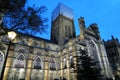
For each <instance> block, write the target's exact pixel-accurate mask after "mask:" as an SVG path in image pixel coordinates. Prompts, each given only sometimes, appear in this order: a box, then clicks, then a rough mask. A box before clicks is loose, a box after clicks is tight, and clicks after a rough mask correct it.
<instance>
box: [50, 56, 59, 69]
mask: <svg viewBox="0 0 120 80" xmlns="http://www.w3.org/2000/svg"><path fill="white" fill-rule="evenodd" d="M56 67H57V66H56V60H55V58H51V59H50V63H49V69H50V70H56V69H57V68H56Z"/></svg>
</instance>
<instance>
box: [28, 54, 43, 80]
mask: <svg viewBox="0 0 120 80" xmlns="http://www.w3.org/2000/svg"><path fill="white" fill-rule="evenodd" d="M30 75H31V76H30V80H43V76H44V72H43V60H42V58H41V56H35V57H34V58H33V65H32V69H31V74H30Z"/></svg>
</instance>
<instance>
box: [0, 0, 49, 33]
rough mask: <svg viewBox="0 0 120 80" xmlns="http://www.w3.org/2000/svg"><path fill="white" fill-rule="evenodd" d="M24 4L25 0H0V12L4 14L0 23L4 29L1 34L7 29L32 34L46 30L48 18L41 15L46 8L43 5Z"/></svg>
mask: <svg viewBox="0 0 120 80" xmlns="http://www.w3.org/2000/svg"><path fill="white" fill-rule="evenodd" d="M5 5H6V6H5ZM25 5H26V0H0V12H1V13H3V14H4V16H3V20H2V24H1V25H0V28H2V29H4V33H2V34H6V33H7V31H9V30H14V31H18V32H22V33H26V34H32V35H33V34H35V33H40V34H41V33H43V32H46V29H47V22H48V19H47V18H44V17H43V13H44V12H46V11H47V8H46V7H45V6H44V5H43V6H41V7H38V8H37V7H35V6H34V5H33V6H32V7H29V6H25ZM1 19H2V18H1Z"/></svg>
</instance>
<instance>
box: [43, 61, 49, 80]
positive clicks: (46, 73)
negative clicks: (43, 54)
mask: <svg viewBox="0 0 120 80" xmlns="http://www.w3.org/2000/svg"><path fill="white" fill-rule="evenodd" d="M48 69H49V65H48V61H45V62H44V80H49V79H48Z"/></svg>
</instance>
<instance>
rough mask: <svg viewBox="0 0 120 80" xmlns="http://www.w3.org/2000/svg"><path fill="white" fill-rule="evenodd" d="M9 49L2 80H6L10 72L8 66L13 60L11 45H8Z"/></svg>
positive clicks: (12, 47) (12, 46)
mask: <svg viewBox="0 0 120 80" xmlns="http://www.w3.org/2000/svg"><path fill="white" fill-rule="evenodd" d="M9 46H10V49H9V51H8V57H7V61H6V65H5V70H4V75H3V80H8V74H9V70H10V66H11V63H12V60H13V58H12V57H13V54H14V45H13V44H11V45H9Z"/></svg>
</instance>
